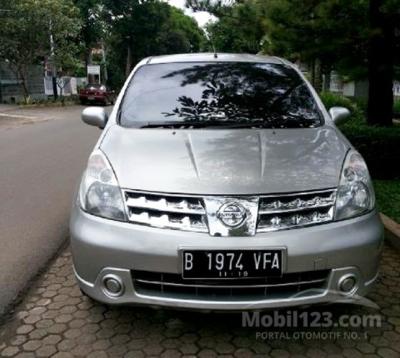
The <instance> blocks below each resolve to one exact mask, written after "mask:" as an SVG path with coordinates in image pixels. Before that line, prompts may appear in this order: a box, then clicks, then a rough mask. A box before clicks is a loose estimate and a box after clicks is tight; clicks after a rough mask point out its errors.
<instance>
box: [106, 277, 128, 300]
mask: <svg viewBox="0 0 400 358" xmlns="http://www.w3.org/2000/svg"><path fill="white" fill-rule="evenodd" d="M103 285H104V290H105V292H106V293H107V294H108V295H109V296H114V297H117V296H121V295H122V293H123V292H124V284H123V283H122V280H121V279H120V278H119V277H117V276H115V275H107V276H105V277H104V278H103Z"/></svg>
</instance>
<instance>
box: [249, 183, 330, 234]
mask: <svg viewBox="0 0 400 358" xmlns="http://www.w3.org/2000/svg"><path fill="white" fill-rule="evenodd" d="M335 198H336V190H324V191H316V192H308V193H301V194H299V193H294V194H282V195H268V196H262V197H260V201H259V211H258V217H259V219H258V226H257V232H267V231H275V230H283V229H290V228H293V227H299V226H307V225H315V224H320V223H324V222H327V221H331V220H332V219H333V210H334V204H335Z"/></svg>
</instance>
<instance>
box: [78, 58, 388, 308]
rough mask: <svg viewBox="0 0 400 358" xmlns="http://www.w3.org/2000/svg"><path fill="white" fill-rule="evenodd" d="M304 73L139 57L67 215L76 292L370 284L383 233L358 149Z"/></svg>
mask: <svg viewBox="0 0 400 358" xmlns="http://www.w3.org/2000/svg"><path fill="white" fill-rule="evenodd" d="M348 114H349V112H348V110H346V109H345V108H340V107H334V108H331V109H330V110H329V112H327V110H326V109H325V107H324V106H323V104H322V103H321V100H320V99H319V97H318V95H317V93H316V92H315V91H314V89H313V88H312V87H311V86H310V84H309V83H308V82H307V80H306V79H305V78H304V76H303V75H302V73H301V72H299V71H298V70H297V68H296V67H295V66H293V65H292V64H290V63H289V62H287V61H285V60H282V59H279V58H276V57H265V56H254V55H235V54H187V55H171V56H160V57H151V58H147V59H144V60H143V61H141V62H140V63H139V64H138V65H137V66H136V67H135V69H134V70H133V71H132V74H131V75H130V76H129V78H128V79H127V81H126V83H125V85H124V87H123V89H122V91H121V93H120V95H119V97H118V99H117V101H116V103H115V107H114V109H113V111H112V113H111V115H110V116H109V117H108V116H107V115H106V113H105V111H104V109H102V108H87V109H85V110H84V111H83V114H82V117H83V120H84V121H85V122H86V123H88V124H92V125H96V126H98V127H100V128H104V131H103V132H102V135H101V137H100V139H99V141H98V143H97V144H96V146H95V148H94V151H93V153H92V154H91V156H90V158H89V161H88V165H87V169H86V171H85V172H84V174H83V177H82V181H81V185H80V188H79V193H78V195H77V198H76V200H75V202H74V206H73V209H72V216H71V224H70V227H71V247H72V253H73V260H74V270H75V275H76V277H77V280H78V282H79V286H80V287H81V289H82V291H83V292H84V293H85V294H87V295H88V296H90V297H92V298H94V299H95V300H98V301H101V302H105V303H107V304H145V305H154V306H170V307H179V308H189V309H204V310H241V309H265V308H273V307H284V306H294V305H304V304H314V303H322V302H332V301H334V300H335V299H337V297H338V295H339V296H340V297H342V298H343V296H345V297H346V298H351V297H356V296H357V297H358V296H363V295H365V294H366V293H367V292H368V291H369V290H370V288H371V287H372V285H373V284H374V282H375V281H376V279H377V276H378V265H379V258H380V254H381V251H382V242H383V241H382V239H383V231H382V226H381V222H380V220H379V216H378V213H377V211H376V208H375V198H374V190H373V187H372V183H371V179H370V176H369V174H368V169H367V167H366V165H365V162H364V160H363V158H362V157H361V156H360V154H359V153H357V151H356V150H355V149H354V148H353V147H352V146H351V144H350V143H349V142H348V141H347V140H346V138H345V137H344V136H343V135H342V134H341V132H340V131H339V130H338V129H337V128H336V125H335V124H337V123H338V122H339V121H342V120H344V119H345V117H347V116H348Z"/></svg>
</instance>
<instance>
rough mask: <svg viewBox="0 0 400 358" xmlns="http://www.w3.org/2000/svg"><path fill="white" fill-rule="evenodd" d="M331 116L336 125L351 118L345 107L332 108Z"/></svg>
mask: <svg viewBox="0 0 400 358" xmlns="http://www.w3.org/2000/svg"><path fill="white" fill-rule="evenodd" d="M329 114H330V115H331V118H332V120H333V122H334V123H335V124H340V123H343V122H345V121H346V119H348V118H349V117H350V114H351V113H350V111H349V110H348V109H347V108H345V107H332V108H331V109H330V110H329Z"/></svg>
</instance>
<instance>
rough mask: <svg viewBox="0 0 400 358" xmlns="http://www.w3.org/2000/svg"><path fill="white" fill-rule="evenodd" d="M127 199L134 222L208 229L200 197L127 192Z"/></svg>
mask: <svg viewBox="0 0 400 358" xmlns="http://www.w3.org/2000/svg"><path fill="white" fill-rule="evenodd" d="M125 202H126V207H127V211H128V217H129V221H131V222H133V223H137V224H144V225H149V226H153V227H159V228H168V229H179V230H186V231H198V232H208V228H207V224H206V218H205V217H206V212H205V209H204V205H203V201H202V199H201V198H196V197H183V196H173V195H165V194H153V193H152V194H149V193H144V192H134V191H125Z"/></svg>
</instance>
